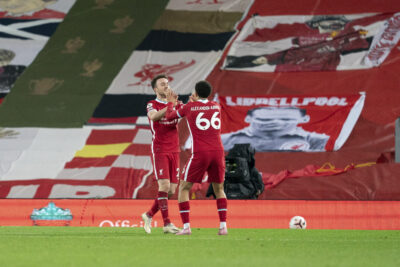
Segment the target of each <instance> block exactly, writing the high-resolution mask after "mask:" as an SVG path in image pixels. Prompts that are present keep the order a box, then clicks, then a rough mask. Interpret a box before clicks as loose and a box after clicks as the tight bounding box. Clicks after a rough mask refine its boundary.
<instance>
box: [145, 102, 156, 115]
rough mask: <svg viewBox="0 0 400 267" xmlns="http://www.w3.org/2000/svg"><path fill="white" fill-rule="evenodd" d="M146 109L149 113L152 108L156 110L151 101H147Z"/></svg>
mask: <svg viewBox="0 0 400 267" xmlns="http://www.w3.org/2000/svg"><path fill="white" fill-rule="evenodd" d="M146 109H147V113H149V112H150V111H152V110H154V111H157V110H156V109H155V108H154V106H153V103H151V102H149V103H147V107H146Z"/></svg>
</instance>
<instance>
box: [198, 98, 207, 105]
mask: <svg viewBox="0 0 400 267" xmlns="http://www.w3.org/2000/svg"><path fill="white" fill-rule="evenodd" d="M197 101H200V102H201V103H204V104H205V103H208V99H206V98H203V99H201V98H200V99H198V100H197Z"/></svg>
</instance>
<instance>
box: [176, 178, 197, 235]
mask: <svg viewBox="0 0 400 267" xmlns="http://www.w3.org/2000/svg"><path fill="white" fill-rule="evenodd" d="M192 186H193V183H190V182H186V181H181V183H180V185H179V193H178V202H179V212H180V215H181V219H182V223H183V230H181V231H180V232H178V233H177V235H190V234H192V231H191V230H190V222H189V212H190V205H189V193H190V189H192Z"/></svg>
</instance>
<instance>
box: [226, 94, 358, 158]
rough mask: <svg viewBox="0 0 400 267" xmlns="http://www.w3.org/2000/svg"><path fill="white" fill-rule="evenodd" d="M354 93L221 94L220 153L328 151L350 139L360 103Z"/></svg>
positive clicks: (337, 147) (336, 148) (335, 148)
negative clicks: (237, 148)
mask: <svg viewBox="0 0 400 267" xmlns="http://www.w3.org/2000/svg"><path fill="white" fill-rule="evenodd" d="M364 99H365V94H364V93H360V94H359V95H335V96H326V95H320V96H316V95H313V96H311V95H281V96H220V97H219V102H220V104H221V107H222V115H221V118H222V129H221V131H222V136H221V138H222V142H223V144H224V147H225V150H229V149H231V148H232V147H233V146H234V144H240V143H250V144H251V145H252V146H253V147H254V148H255V149H256V151H259V152H261V151H332V150H338V149H340V147H341V146H342V145H343V144H344V142H345V141H346V139H347V138H348V137H349V135H350V133H351V131H352V129H353V127H354V125H355V124H356V122H357V120H358V117H359V116H360V113H361V110H362V108H363V105H364Z"/></svg>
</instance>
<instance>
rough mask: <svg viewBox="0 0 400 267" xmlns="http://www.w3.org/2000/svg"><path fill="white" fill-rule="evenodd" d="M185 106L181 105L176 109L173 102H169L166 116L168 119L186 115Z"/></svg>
mask: <svg viewBox="0 0 400 267" xmlns="http://www.w3.org/2000/svg"><path fill="white" fill-rule="evenodd" d="M184 107H185V106H181V107H180V108H179V109H178V110H174V106H173V104H172V103H171V102H169V103H168V104H167V112H166V113H165V117H166V118H167V120H172V119H177V118H182V117H183V116H184V115H183V114H184V111H183V110H184Z"/></svg>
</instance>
